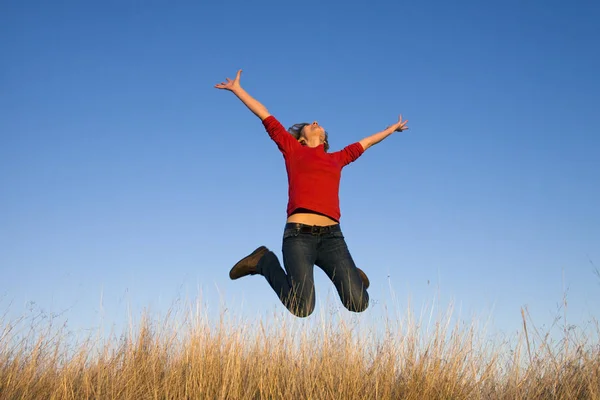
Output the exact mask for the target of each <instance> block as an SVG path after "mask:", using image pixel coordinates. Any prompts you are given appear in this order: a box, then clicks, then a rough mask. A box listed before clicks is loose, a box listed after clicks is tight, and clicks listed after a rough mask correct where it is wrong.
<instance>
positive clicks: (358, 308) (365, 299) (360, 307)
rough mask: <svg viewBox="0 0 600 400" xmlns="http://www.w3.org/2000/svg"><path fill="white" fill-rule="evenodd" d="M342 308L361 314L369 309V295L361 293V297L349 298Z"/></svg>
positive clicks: (364, 292)
mask: <svg viewBox="0 0 600 400" xmlns="http://www.w3.org/2000/svg"><path fill="white" fill-rule="evenodd" d="M344 306H345V307H346V308H347V309H348V311H352V312H356V313H359V312H363V311H365V310H366V309H367V308H368V307H369V295H368V294H367V292H366V291H363V293H362V294H361V295H358V296H352V297H350V299H349V301H346V302H344Z"/></svg>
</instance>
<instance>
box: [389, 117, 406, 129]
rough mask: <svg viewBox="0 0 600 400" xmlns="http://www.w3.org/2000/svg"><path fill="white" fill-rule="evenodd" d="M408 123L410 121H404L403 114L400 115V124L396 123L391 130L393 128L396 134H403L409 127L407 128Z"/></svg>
mask: <svg viewBox="0 0 600 400" xmlns="http://www.w3.org/2000/svg"><path fill="white" fill-rule="evenodd" d="M407 123H408V120H406V121H402V114H400V117H398V122H396V123H395V124H394V125H391V126H390V128H393V129H394V132H402V131H405V130H407V129H408V126H406V124H407Z"/></svg>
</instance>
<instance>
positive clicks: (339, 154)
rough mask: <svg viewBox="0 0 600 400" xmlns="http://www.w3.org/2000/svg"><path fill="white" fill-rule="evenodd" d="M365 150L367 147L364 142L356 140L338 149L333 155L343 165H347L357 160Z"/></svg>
mask: <svg viewBox="0 0 600 400" xmlns="http://www.w3.org/2000/svg"><path fill="white" fill-rule="evenodd" d="M364 152H365V149H364V148H363V147H362V144H360V143H359V142H356V143H352V144H350V145H348V146H346V147H344V148H343V149H342V150H340V151H336V152H335V153H333V155H334V156H335V157H336V158H337V159H338V162H339V163H340V164H341V165H342V167H345V166H346V165H348V164H350V163H351V162H354V161H356V159H357V158H358V157H360V156H361V155H362V153H364Z"/></svg>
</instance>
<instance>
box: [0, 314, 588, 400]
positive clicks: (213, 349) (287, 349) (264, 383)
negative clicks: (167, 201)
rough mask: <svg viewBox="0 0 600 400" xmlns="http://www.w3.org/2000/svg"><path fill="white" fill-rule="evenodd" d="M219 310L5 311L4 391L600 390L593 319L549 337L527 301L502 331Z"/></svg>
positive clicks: (437, 393) (157, 395)
mask: <svg viewBox="0 0 600 400" xmlns="http://www.w3.org/2000/svg"><path fill="white" fill-rule="evenodd" d="M344 312H345V311H344ZM317 314H318V312H317ZM220 315H221V316H220V318H219V319H217V320H213V321H210V320H209V318H208V317H206V316H205V315H203V313H202V311H201V309H200V308H199V307H197V306H196V305H193V304H190V305H188V306H183V307H181V309H180V310H178V311H177V312H172V313H170V314H169V315H167V316H165V317H162V318H154V319H152V318H150V317H148V316H140V317H139V319H140V320H139V322H138V323H135V324H134V323H131V326H130V328H129V329H128V330H127V332H125V333H123V334H119V335H115V334H110V335H107V336H108V337H104V336H103V335H101V334H99V333H98V334H92V335H90V336H89V337H87V338H86V339H84V340H78V341H73V340H71V339H69V338H68V335H67V334H66V333H65V329H64V328H55V327H52V326H50V325H51V324H46V325H48V326H44V323H42V322H39V323H35V324H27V323H23V322H24V321H23V320H22V321H13V322H11V321H6V320H2V321H0V322H1V325H0V398H1V399H3V400H5V399H132V400H133V399H600V344H599V343H598V337H599V336H600V335H599V334H598V333H600V329H599V328H598V324H597V323H596V325H595V326H593V327H592V329H591V335H590V333H589V332H590V330H588V331H587V332H588V334H587V335H585V334H583V333H582V332H583V331H580V330H577V329H568V330H565V331H564V337H563V338H561V339H560V340H550V338H549V336H547V335H546V334H545V333H541V332H538V331H537V330H536V329H535V328H534V327H533V326H531V324H530V323H529V322H528V321H530V319H529V316H528V315H527V312H526V310H523V312H522V314H521V315H517V316H515V317H516V318H518V319H519V320H521V321H522V331H521V332H520V334H519V335H518V336H517V337H515V339H514V340H510V341H508V340H507V341H498V340H490V339H489V338H486V335H485V334H484V332H483V331H484V329H483V328H479V327H478V325H477V324H476V323H469V324H467V323H464V322H453V321H454V320H455V318H453V317H452V310H451V309H450V310H448V311H447V312H445V313H443V314H440V315H438V316H437V317H434V318H433V320H429V321H427V323H423V321H422V319H420V318H415V316H414V315H412V314H411V313H410V312H408V311H406V312H404V313H403V316H402V317H394V318H391V317H386V318H384V320H382V321H381V322H380V325H379V329H378V330H377V332H376V331H374V330H371V329H364V328H360V329H359V328H357V327H356V326H355V325H353V324H352V323H348V321H344V320H343V319H337V318H331V319H330V318H328V317H327V315H326V313H322V315H320V316H319V315H313V316H312V317H311V318H310V319H296V318H294V317H291V316H289V315H288V314H287V313H286V312H283V311H282V312H281V314H279V315H273V316H272V318H269V319H268V320H269V322H268V323H267V324H266V323H264V322H258V321H253V320H248V319H245V320H244V319H241V318H239V319H236V318H234V317H232V316H230V315H229V311H227V310H224V311H222V312H221V314H220ZM358 318H362V316H361V317H358ZM309 321H310V322H309Z"/></svg>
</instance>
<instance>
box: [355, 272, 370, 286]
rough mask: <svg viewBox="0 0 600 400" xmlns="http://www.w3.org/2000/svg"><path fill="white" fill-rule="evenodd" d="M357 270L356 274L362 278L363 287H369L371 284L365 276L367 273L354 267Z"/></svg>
mask: <svg viewBox="0 0 600 400" xmlns="http://www.w3.org/2000/svg"><path fill="white" fill-rule="evenodd" d="M356 269H357V270H358V274H359V275H360V279H361V280H362V283H363V287H364V288H365V289H368V288H369V285H370V284H371V282H369V277H368V276H367V274H365V272H364V271H363V270H362V269H360V268H358V267H357V268H356Z"/></svg>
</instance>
